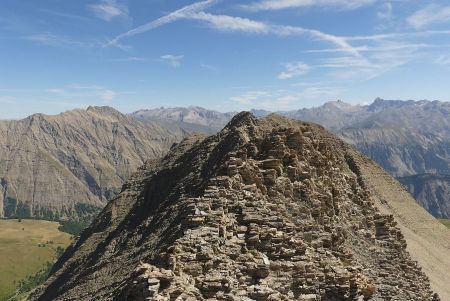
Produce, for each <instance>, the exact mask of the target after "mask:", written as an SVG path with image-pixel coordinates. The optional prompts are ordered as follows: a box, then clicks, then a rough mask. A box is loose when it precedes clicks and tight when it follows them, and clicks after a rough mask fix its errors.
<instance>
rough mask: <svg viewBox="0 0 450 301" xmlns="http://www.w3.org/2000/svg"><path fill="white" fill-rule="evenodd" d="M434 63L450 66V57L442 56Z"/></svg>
mask: <svg viewBox="0 0 450 301" xmlns="http://www.w3.org/2000/svg"><path fill="white" fill-rule="evenodd" d="M434 62H435V63H436V64H438V65H450V56H447V55H441V56H439V57H438V58H437V59H436V60H435V61H434Z"/></svg>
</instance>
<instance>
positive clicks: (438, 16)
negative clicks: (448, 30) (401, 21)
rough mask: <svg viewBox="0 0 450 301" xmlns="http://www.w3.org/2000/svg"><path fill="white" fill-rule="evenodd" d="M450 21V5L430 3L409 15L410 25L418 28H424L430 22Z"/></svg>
mask: <svg viewBox="0 0 450 301" xmlns="http://www.w3.org/2000/svg"><path fill="white" fill-rule="evenodd" d="M448 21H450V6H441V5H437V4H429V5H427V6H425V7H424V8H422V9H420V10H418V11H416V12H415V13H414V14H412V15H411V16H409V17H408V19H407V22H408V24H409V25H411V26H412V27H414V28H416V29H421V28H424V27H426V26H428V25H430V24H435V23H445V22H448Z"/></svg>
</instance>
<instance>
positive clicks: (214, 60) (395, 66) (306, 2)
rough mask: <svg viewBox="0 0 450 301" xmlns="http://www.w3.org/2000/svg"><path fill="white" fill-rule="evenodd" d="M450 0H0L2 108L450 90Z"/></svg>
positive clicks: (296, 104)
mask: <svg viewBox="0 0 450 301" xmlns="http://www.w3.org/2000/svg"><path fill="white" fill-rule="evenodd" d="M449 80H450V3H449V2H448V1H432V0H431V1H428V0H391V1H388V0H248V1H231V0H229V1H226V0H223V1H215V0H206V1H197V2H196V1H181V0H171V1H167V0H77V1H63V0H39V1H32V0H2V1H1V3H0V107H1V110H0V118H21V117H25V116H27V115H29V114H32V113H35V112H43V113H48V114H55V113H58V112H61V111H65V110H68V109H72V108H77V107H78V108H80V107H81V108H83V107H87V106H88V105H110V106H113V107H116V108H118V109H119V110H121V111H123V112H132V111H135V110H138V109H142V108H154V107H159V106H189V105H198V106H203V107H206V108H210V109H215V110H219V111H232V110H233V111H234V110H243V109H250V108H262V109H268V110H289V109H298V108H303V107H311V106H318V105H321V104H323V103H324V102H326V101H330V100H337V99H341V100H343V101H346V102H350V103H368V102H371V101H372V100H373V99H374V98H376V97H382V98H386V99H430V100H434V99H439V100H443V101H447V100H449V99H450V84H449Z"/></svg>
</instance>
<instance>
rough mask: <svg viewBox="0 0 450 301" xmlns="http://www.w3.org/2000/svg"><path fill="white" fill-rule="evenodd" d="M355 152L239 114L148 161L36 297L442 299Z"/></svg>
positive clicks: (297, 128) (305, 130) (296, 125)
mask: <svg viewBox="0 0 450 301" xmlns="http://www.w3.org/2000/svg"><path fill="white" fill-rule="evenodd" d="M358 160H360V157H359V155H358V154H357V153H355V152H354V151H353V150H352V149H351V148H349V147H348V146H347V145H345V144H344V143H343V142H342V141H340V140H339V139H337V138H336V137H334V136H332V135H330V134H328V133H327V132H326V131H325V130H324V129H323V128H321V127H319V126H316V125H312V124H307V123H303V122H295V121H292V120H289V119H286V118H282V117H279V116H269V117H267V118H265V119H263V120H257V119H256V118H254V117H253V116H252V115H250V114H249V113H241V114H239V115H237V116H236V117H234V119H233V120H232V121H231V122H230V124H228V125H227V127H226V128H225V129H224V130H222V131H221V132H220V133H219V134H217V135H215V136H211V137H209V138H206V139H205V138H203V137H193V138H190V139H188V140H185V141H183V142H182V143H181V144H180V145H178V146H177V147H175V148H173V149H172V150H171V152H170V153H169V154H168V155H167V156H166V157H165V158H163V159H161V160H159V161H157V160H156V161H150V162H148V163H147V164H146V165H145V166H144V167H143V168H142V169H141V170H140V171H139V172H138V173H137V174H135V175H134V176H133V178H132V179H131V180H130V181H129V182H128V183H127V184H125V185H124V187H123V190H122V192H121V194H120V195H119V196H118V197H117V198H116V199H114V200H113V201H111V202H110V203H109V204H108V206H107V207H106V208H105V209H104V210H103V212H102V213H101V214H100V215H99V217H98V218H97V219H96V220H95V221H94V223H93V224H92V225H91V227H89V228H88V229H87V230H86V231H85V232H84V233H83V234H82V236H81V237H80V239H79V240H78V242H77V243H76V244H75V245H74V246H73V247H72V248H70V249H69V250H68V251H67V252H66V253H65V254H64V256H63V257H62V258H61V259H60V261H59V262H58V263H57V265H56V266H55V267H54V271H53V275H52V277H51V278H50V279H49V281H48V282H47V283H46V285H45V287H43V288H41V289H40V290H38V291H36V292H35V294H34V295H33V296H32V297H31V300H50V299H51V300H67V299H73V298H77V300H92V299H95V300H249V301H250V300H439V297H438V296H437V295H436V294H434V293H433V292H432V289H431V288H430V282H429V279H428V277H427V276H426V275H425V274H424V272H422V270H421V267H420V265H419V264H417V262H415V261H413V260H412V259H411V257H410V255H409V253H408V251H407V250H406V246H407V243H406V240H405V238H404V237H403V235H402V232H401V231H400V230H399V228H398V226H397V220H396V218H395V217H394V216H393V215H391V214H386V213H382V212H380V211H379V210H378V209H377V207H376V206H375V203H376V200H377V197H376V196H375V195H372V193H371V191H369V189H368V184H367V183H366V182H365V179H364V178H363V177H362V174H361V171H360V170H359V165H358V162H359V161H358ZM367 164H369V165H370V164H373V163H367ZM408 201H409V202H413V201H412V199H410V200H408ZM422 211H423V210H422ZM421 214H422V213H421ZM423 214H426V213H424V212H423ZM433 226H434V225H433ZM417 258H419V260H420V256H418V257H417ZM433 285H434V284H433ZM441 292H442V293H444V294H447V293H448V292H447V293H446V292H445V290H441V291H440V293H441ZM446 296H447V295H446Z"/></svg>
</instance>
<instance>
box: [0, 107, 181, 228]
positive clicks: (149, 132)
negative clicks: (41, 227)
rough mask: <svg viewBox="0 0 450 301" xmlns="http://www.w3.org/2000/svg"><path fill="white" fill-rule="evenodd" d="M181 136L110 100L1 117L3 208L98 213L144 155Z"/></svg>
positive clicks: (71, 215)
mask: <svg viewBox="0 0 450 301" xmlns="http://www.w3.org/2000/svg"><path fill="white" fill-rule="evenodd" d="M182 136H183V134H182V133H181V132H176V131H168V130H166V129H164V128H162V127H160V126H158V125H157V124H151V123H145V124H144V123H142V122H139V121H137V120H135V119H133V118H131V117H128V116H126V115H123V114H121V113H119V112H118V111H116V110H114V109H112V108H109V107H89V108H88V109H87V110H73V111H68V112H65V113H62V114H59V115H56V116H48V115H42V114H36V115H33V116H30V117H28V118H26V119H23V120H11V121H0V195H1V196H0V216H1V217H36V218H47V219H79V218H83V217H84V216H86V215H89V214H93V213H94V212H95V213H98V211H99V210H101V208H103V206H104V205H105V204H106V201H107V199H109V198H110V197H112V196H114V195H115V194H116V193H117V192H118V191H119V190H120V187H121V186H122V184H123V183H124V181H125V180H126V179H127V178H128V177H129V176H130V175H131V174H133V173H134V172H135V171H136V169H137V168H138V167H139V166H141V165H142V164H143V162H144V161H146V160H148V159H153V158H156V157H159V156H162V155H163V154H164V153H165V152H166V151H167V150H168V149H169V148H170V146H171V145H172V144H173V143H174V142H178V141H179V140H181V139H182Z"/></svg>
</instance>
